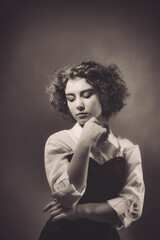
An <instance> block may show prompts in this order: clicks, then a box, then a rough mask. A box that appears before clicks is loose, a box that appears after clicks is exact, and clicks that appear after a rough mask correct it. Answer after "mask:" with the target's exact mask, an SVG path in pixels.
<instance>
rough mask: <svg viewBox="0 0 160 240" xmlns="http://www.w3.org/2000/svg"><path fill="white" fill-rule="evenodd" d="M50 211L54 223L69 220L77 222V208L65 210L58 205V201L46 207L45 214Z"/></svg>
mask: <svg viewBox="0 0 160 240" xmlns="http://www.w3.org/2000/svg"><path fill="white" fill-rule="evenodd" d="M48 210H50V215H51V217H52V218H53V219H52V220H53V221H57V220H62V219H67V220H75V219H77V216H76V206H75V207H74V208H65V207H63V206H61V205H60V204H58V203H57V202H56V201H52V202H50V203H49V204H47V205H46V207H45V208H44V212H46V211H48Z"/></svg>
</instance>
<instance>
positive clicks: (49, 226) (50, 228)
mask: <svg viewBox="0 0 160 240" xmlns="http://www.w3.org/2000/svg"><path fill="white" fill-rule="evenodd" d="M70 157H72V156H70ZM70 159H71V158H70ZM70 159H69V160H70ZM124 173H125V159H124V158H122V157H116V158H113V159H111V160H109V161H107V162H105V163H104V164H102V165H100V164H99V163H97V162H96V161H95V160H93V159H92V158H90V162H89V168H88V179H87V188H86V191H85V193H84V195H83V196H82V197H81V199H80V200H79V203H81V204H83V203H100V202H106V201H107V200H109V199H112V198H115V197H117V195H118V193H119V192H120V191H121V189H122V188H123V184H124ZM118 239H119V235H118V233H117V231H116V229H115V228H114V227H112V226H111V225H110V224H109V223H100V222H96V221H90V220H86V219H78V220H73V221H71V220H60V221H56V222H54V221H52V219H49V220H48V222H47V223H46V225H45V226H44V228H43V230H42V232H41V235H40V238H39V240H118Z"/></svg>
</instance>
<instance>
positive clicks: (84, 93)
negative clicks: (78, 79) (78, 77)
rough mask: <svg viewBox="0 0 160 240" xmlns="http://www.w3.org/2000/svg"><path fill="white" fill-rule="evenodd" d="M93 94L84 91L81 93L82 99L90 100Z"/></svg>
mask: <svg viewBox="0 0 160 240" xmlns="http://www.w3.org/2000/svg"><path fill="white" fill-rule="evenodd" d="M93 94H94V92H93V91H85V92H83V97H84V98H90V97H91V96H92V95H93Z"/></svg>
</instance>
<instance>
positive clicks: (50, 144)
mask: <svg viewBox="0 0 160 240" xmlns="http://www.w3.org/2000/svg"><path fill="white" fill-rule="evenodd" d="M64 137H65V136H63V137H62V136H61V138H63V140H64ZM61 138H60V139H59V135H58V136H57V135H56V134H54V135H52V136H51V137H49V139H48V140H47V142H46V145H45V170H46V175H47V179H48V183H49V185H50V188H51V192H52V194H51V195H52V196H53V198H54V199H56V200H57V202H58V203H60V204H61V205H62V206H64V207H67V208H72V207H74V206H75V205H76V204H77V202H78V201H79V199H80V198H81V197H82V196H83V194H84V192H85V189H84V190H83V191H82V192H81V193H80V192H78V191H77V190H76V188H75V187H74V185H73V184H70V181H69V176H68V173H67V168H68V164H69V161H68V157H69V155H70V154H72V150H71V149H70V148H69V147H67V144H65V143H64V141H62V139H61Z"/></svg>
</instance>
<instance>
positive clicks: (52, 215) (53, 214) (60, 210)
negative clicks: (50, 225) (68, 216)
mask: <svg viewBox="0 0 160 240" xmlns="http://www.w3.org/2000/svg"><path fill="white" fill-rule="evenodd" d="M60 213H62V208H59V209H57V210H55V211H53V212H51V214H50V215H51V217H53V218H54V217H55V216H57V215H59V214H60Z"/></svg>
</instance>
